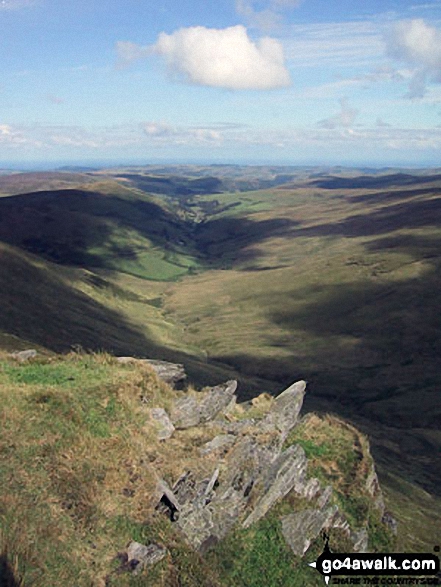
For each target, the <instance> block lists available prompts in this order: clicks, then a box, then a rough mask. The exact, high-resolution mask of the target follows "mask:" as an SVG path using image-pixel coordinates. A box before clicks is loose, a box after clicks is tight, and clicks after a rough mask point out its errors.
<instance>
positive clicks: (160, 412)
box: [150, 408, 175, 440]
mask: <svg viewBox="0 0 441 587" xmlns="http://www.w3.org/2000/svg"><path fill="white" fill-rule="evenodd" d="M150 415H151V416H152V418H153V420H154V421H155V424H156V425H157V427H158V433H157V434H158V439H159V440H167V439H168V438H170V437H171V436H172V434H173V432H174V431H175V427H174V426H173V424H172V422H171V420H170V418H169V417H168V414H167V412H166V411H165V410H164V409H163V408H153V409H152V410H150Z"/></svg>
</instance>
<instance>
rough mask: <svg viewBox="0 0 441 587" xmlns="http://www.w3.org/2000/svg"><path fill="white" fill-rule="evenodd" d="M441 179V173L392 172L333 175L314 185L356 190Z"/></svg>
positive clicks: (315, 182) (329, 188)
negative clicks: (353, 175)
mask: <svg viewBox="0 0 441 587" xmlns="http://www.w3.org/2000/svg"><path fill="white" fill-rule="evenodd" d="M440 180H441V175H427V176H420V175H411V174H407V173H392V174H389V175H380V176H370V175H360V176H358V177H335V176H332V175H331V176H329V177H325V178H321V179H319V180H315V181H314V182H313V185H315V186H317V187H320V188H325V189H328V190H340V189H348V190H356V189H376V188H384V187H387V186H407V185H414V184H421V183H431V182H433V181H440Z"/></svg>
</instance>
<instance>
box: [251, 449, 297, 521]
mask: <svg viewBox="0 0 441 587" xmlns="http://www.w3.org/2000/svg"><path fill="white" fill-rule="evenodd" d="M306 468H307V460H306V455H305V451H304V450H303V448H302V447H301V446H300V445H294V446H290V447H289V448H288V449H287V450H285V451H284V452H283V453H282V454H281V455H280V456H279V457H277V458H276V459H275V460H274V461H273V462H272V463H271V464H270V466H269V468H268V470H267V473H266V474H265V475H264V479H263V483H264V489H263V495H262V496H261V498H260V499H259V501H258V502H257V504H256V506H255V508H254V510H253V512H252V513H251V514H250V515H249V516H248V517H247V518H246V520H245V521H244V522H243V526H244V528H248V526H250V525H251V524H253V523H255V522H257V521H259V520H260V519H261V518H263V516H264V515H265V514H266V513H267V512H268V511H269V510H270V509H271V507H272V506H273V505H274V504H275V503H276V502H277V501H279V500H280V499H282V498H283V497H285V496H286V495H287V494H288V493H289V492H290V491H291V490H292V489H294V490H295V491H296V492H297V493H299V494H300V495H301V494H302V493H303V489H304V486H305V478H306Z"/></svg>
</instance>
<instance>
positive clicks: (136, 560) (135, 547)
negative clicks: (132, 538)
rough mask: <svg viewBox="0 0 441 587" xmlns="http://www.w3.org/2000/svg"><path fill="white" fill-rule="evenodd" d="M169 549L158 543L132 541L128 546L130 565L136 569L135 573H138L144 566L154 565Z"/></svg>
mask: <svg viewBox="0 0 441 587" xmlns="http://www.w3.org/2000/svg"><path fill="white" fill-rule="evenodd" d="M167 552H168V551H167V549H166V548H163V547H162V546H158V545H157V544H149V545H148V546H144V544H140V543H139V542H131V543H130V544H129V546H128V548H127V558H128V563H129V566H130V567H131V568H132V569H134V570H133V574H134V575H137V574H138V573H139V572H140V571H141V570H142V569H143V568H144V567H146V566H148V565H154V564H156V563H158V562H159V561H161V560H162V559H163V558H164V557H165V556H166V555H167Z"/></svg>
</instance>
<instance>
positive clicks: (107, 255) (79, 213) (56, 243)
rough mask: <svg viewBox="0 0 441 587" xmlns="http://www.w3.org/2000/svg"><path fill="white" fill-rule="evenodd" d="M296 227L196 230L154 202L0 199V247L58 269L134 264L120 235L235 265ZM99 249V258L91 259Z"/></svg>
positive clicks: (233, 225)
mask: <svg viewBox="0 0 441 587" xmlns="http://www.w3.org/2000/svg"><path fill="white" fill-rule="evenodd" d="M295 225H296V223H295V222H294V221H291V220H288V219H285V218H274V219H270V220H261V221H255V220H250V219H248V218H244V217H242V218H237V217H227V218H222V219H219V220H212V221H210V220H208V221H206V222H203V223H201V224H196V225H194V224H193V223H191V222H186V221H184V220H182V219H181V218H180V217H179V216H178V215H177V214H174V213H172V212H168V211H167V210H166V209H165V208H162V207H161V206H160V205H158V204H155V203H154V202H147V201H144V200H141V199H139V200H136V199H124V198H119V197H117V196H112V195H105V194H100V193H97V192H89V191H87V192H86V191H81V190H73V189H67V190H57V191H42V192H34V193H29V194H21V195H17V196H11V197H6V198H0V241H3V242H5V243H8V244H11V245H15V246H18V247H20V248H22V249H23V250H26V251H28V252H31V253H34V254H38V255H41V256H43V257H44V258H46V259H49V260H51V261H54V262H56V263H61V264H66V265H77V266H83V267H98V268H99V267H101V268H105V267H107V268H112V259H117V258H118V259H129V260H136V259H137V258H138V256H139V251H138V249H137V248H136V245H134V244H133V242H130V239H128V238H127V237H124V234H121V230H123V231H124V230H126V229H128V230H131V231H135V232H136V233H137V234H138V235H140V236H142V237H144V238H145V239H147V240H148V241H149V242H151V243H152V245H153V247H158V248H161V249H162V250H164V251H171V252H181V253H182V252H184V254H186V255H190V256H196V257H198V258H199V259H200V260H202V261H204V262H206V263H208V264H211V265H215V266H216V265H218V264H219V263H220V264H221V265H222V263H224V262H225V260H227V261H228V262H233V261H234V260H236V259H239V258H240V255H241V251H242V250H243V249H245V248H246V247H250V246H251V245H253V244H256V243H258V242H260V241H262V240H265V239H266V238H269V237H271V236H275V235H277V236H278V235H284V234H287V233H288V231H289V230H290V229H291V228H293V227H294V226H295ZM118 231H119V234H118ZM115 234H116V237H115ZM97 248H100V249H101V251H103V250H104V252H100V253H94V252H93V250H94V249H97ZM250 254H251V253H250V252H249V251H247V252H246V255H248V257H249V256H250Z"/></svg>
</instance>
